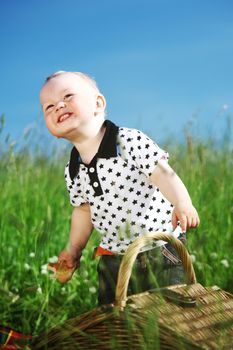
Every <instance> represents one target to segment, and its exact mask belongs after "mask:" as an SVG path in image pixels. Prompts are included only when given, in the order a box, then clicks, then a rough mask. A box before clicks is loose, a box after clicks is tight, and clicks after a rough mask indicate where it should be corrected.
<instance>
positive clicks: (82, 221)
mask: <svg viewBox="0 0 233 350" xmlns="http://www.w3.org/2000/svg"><path fill="white" fill-rule="evenodd" d="M92 229H93V225H92V222H91V213H90V206H89V204H87V203H85V204H82V205H80V206H79V207H75V208H74V209H73V213H72V216H71V227H70V236H69V243H68V247H67V249H66V250H63V251H62V252H61V253H60V255H59V260H65V261H66V264H67V266H68V267H70V268H73V267H74V266H75V267H78V266H79V260H80V258H81V255H82V250H83V249H84V248H85V246H86V244H87V242H88V239H89V237H90V235H91V232H92Z"/></svg>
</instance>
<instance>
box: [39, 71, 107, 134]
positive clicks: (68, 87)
mask: <svg viewBox="0 0 233 350" xmlns="http://www.w3.org/2000/svg"><path fill="white" fill-rule="evenodd" d="M40 101H41V104H42V108H43V112H44V116H45V122H46V126H47V128H48V130H49V131H50V133H51V134H52V135H54V136H56V137H62V138H66V139H68V140H70V139H71V138H72V137H74V136H75V134H77V132H82V129H83V128H86V126H87V125H91V123H92V121H93V119H94V118H96V117H98V116H102V117H103V115H104V109H105V104H106V103H105V99H104V97H103V96H102V95H101V94H100V93H99V91H98V90H97V89H95V88H94V87H93V86H92V85H91V84H90V83H89V82H88V81H87V80H85V79H84V78H82V77H80V76H78V75H77V74H75V73H64V74H59V75H57V76H54V77H53V78H51V79H50V80H49V81H48V82H46V83H45V85H44V86H43V88H42V89H41V93H40Z"/></svg>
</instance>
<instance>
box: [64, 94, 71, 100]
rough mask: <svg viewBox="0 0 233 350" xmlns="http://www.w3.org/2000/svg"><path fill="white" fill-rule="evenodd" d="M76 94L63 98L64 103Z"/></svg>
mask: <svg viewBox="0 0 233 350" xmlns="http://www.w3.org/2000/svg"><path fill="white" fill-rule="evenodd" d="M72 96H74V94H66V95H65V96H64V98H63V100H64V101H69V100H70V99H71V97H72Z"/></svg>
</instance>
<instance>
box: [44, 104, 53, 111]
mask: <svg viewBox="0 0 233 350" xmlns="http://www.w3.org/2000/svg"><path fill="white" fill-rule="evenodd" d="M53 106H54V105H48V106H46V107H45V111H46V112H47V111H49V110H50V109H51V108H53Z"/></svg>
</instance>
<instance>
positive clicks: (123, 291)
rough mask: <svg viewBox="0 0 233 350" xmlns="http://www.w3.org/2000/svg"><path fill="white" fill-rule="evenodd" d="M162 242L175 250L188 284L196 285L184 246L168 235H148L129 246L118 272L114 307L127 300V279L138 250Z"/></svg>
mask: <svg viewBox="0 0 233 350" xmlns="http://www.w3.org/2000/svg"><path fill="white" fill-rule="evenodd" d="M152 240H153V241H159V240H163V241H166V242H168V243H171V244H172V245H173V247H174V248H175V249H176V251H177V253H178V255H179V258H180V259H181V261H182V264H183V267H184V270H185V272H186V274H187V280H188V283H189V284H192V283H196V282H197V280H196V276H195V271H194V268H193V264H192V260H191V258H190V255H189V253H188V252H187V249H186V248H185V246H184V244H183V243H182V242H181V241H180V240H179V239H177V238H175V237H173V236H172V235H171V234H169V233H164V232H163V233H160V232H156V233H148V234H146V235H144V236H142V237H139V238H137V239H135V241H134V242H133V243H132V244H131V245H130V246H129V248H128V249H127V251H126V253H125V255H124V256H123V259H122V261H121V265H120V268H119V272H118V279H117V286H116V301H115V305H116V306H124V305H125V301H126V298H127V289H128V285H129V279H130V276H131V273H132V268H133V264H134V262H135V260H136V257H137V255H138V253H139V252H140V249H141V248H143V247H144V246H145V245H147V244H149V243H151V241H152Z"/></svg>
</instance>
